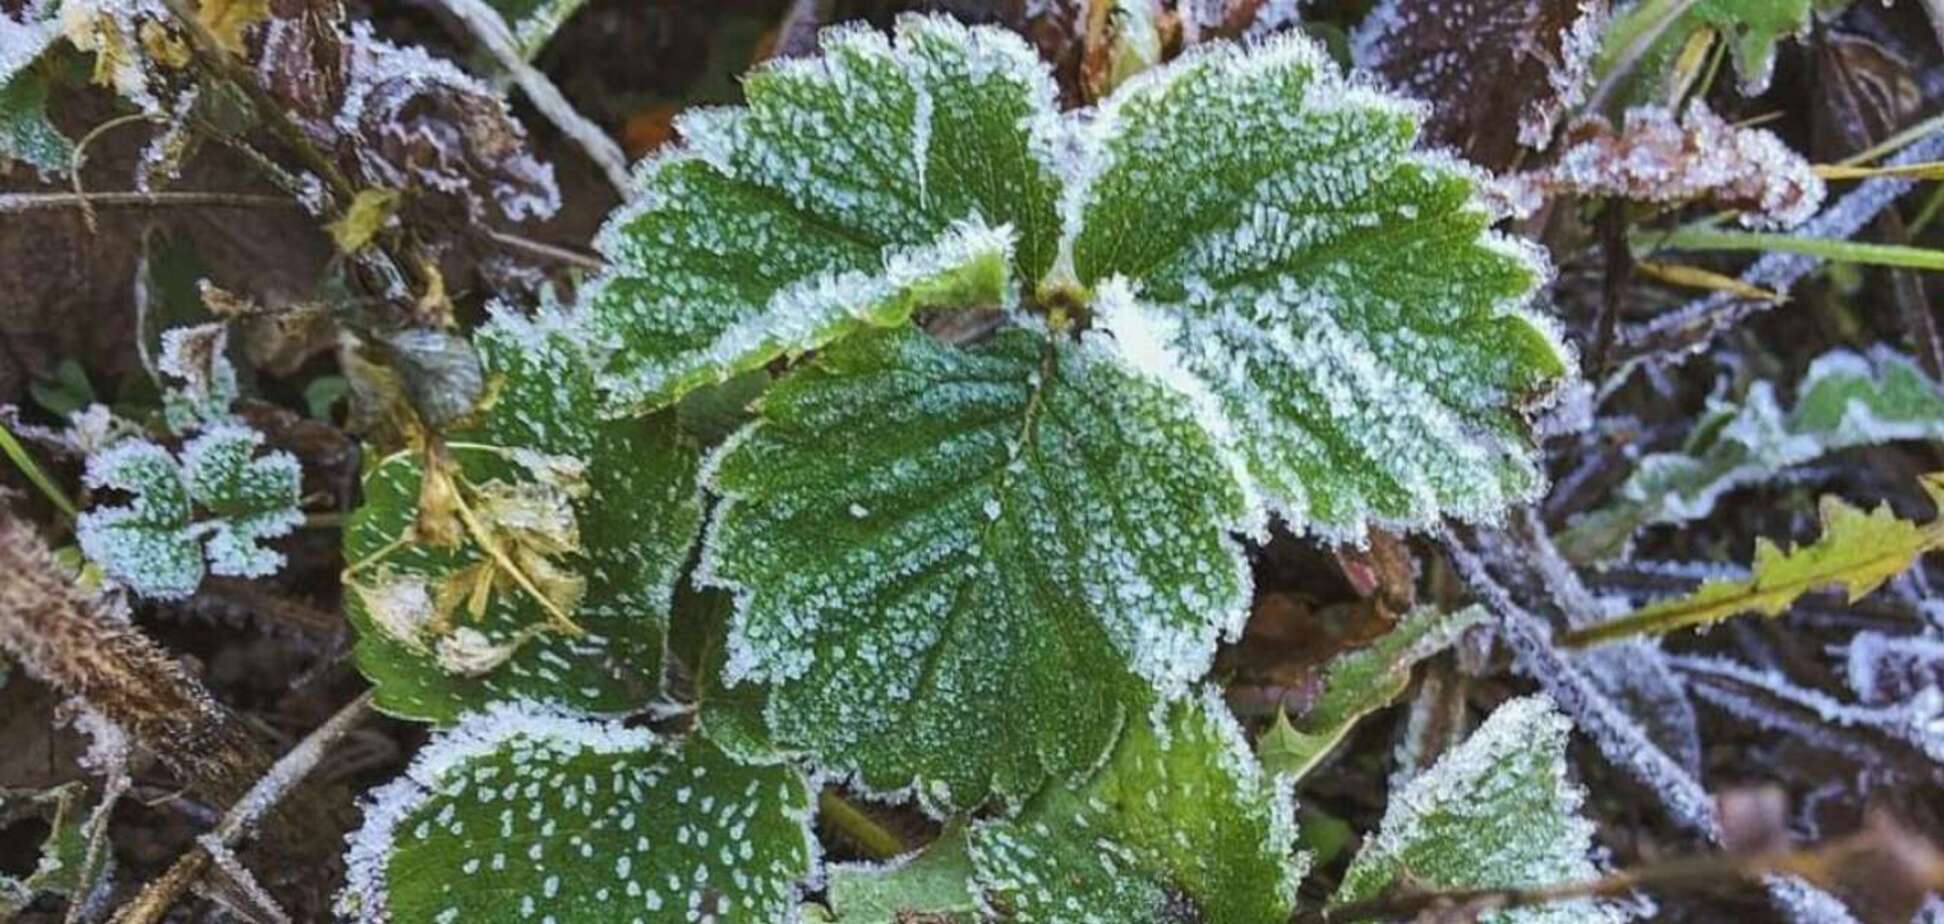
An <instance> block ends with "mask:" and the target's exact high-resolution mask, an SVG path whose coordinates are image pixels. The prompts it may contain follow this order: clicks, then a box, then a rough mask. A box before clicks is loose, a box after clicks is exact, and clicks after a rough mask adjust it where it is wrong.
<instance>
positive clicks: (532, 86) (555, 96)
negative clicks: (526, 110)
mask: <svg viewBox="0 0 1944 924" xmlns="http://www.w3.org/2000/svg"><path fill="white" fill-rule="evenodd" d="M438 2H439V4H440V5H441V6H444V7H445V8H446V10H447V11H448V12H450V13H451V14H452V15H453V16H454V17H455V18H457V19H458V20H459V22H460V23H462V24H463V25H465V27H466V31H467V32H468V33H470V34H471V35H472V37H473V38H474V39H475V40H477V41H478V42H479V44H480V46H481V47H483V48H485V49H486V53H487V54H489V55H492V56H493V61H494V63H496V64H498V65H499V66H500V67H502V68H504V69H505V70H506V73H507V74H508V75H509V76H511V77H512V78H513V82H514V83H517V84H519V85H520V89H521V90H522V91H524V92H525V93H526V95H527V99H528V100H530V101H532V103H533V108H535V109H538V110H540V114H541V115H544V116H546V117H547V121H549V122H552V123H553V124H554V126H555V127H556V128H559V129H560V131H561V133H562V134H564V135H566V136H567V137H568V138H570V139H572V140H573V142H574V143H575V144H576V145H578V146H579V147H580V149H581V151H582V152H583V153H585V154H586V155H587V159H588V160H591V161H593V162H594V165H595V166H597V167H599V168H601V174H602V175H603V176H605V177H607V181H608V183H610V184H611V185H613V186H614V190H615V192H616V193H618V194H619V195H620V196H621V198H623V199H626V198H628V196H629V191H630V189H631V187H632V184H631V183H630V182H629V180H628V157H627V155H626V154H624V153H622V151H621V146H620V145H618V144H616V143H614V139H613V138H610V137H608V134H607V133H606V132H604V131H602V130H601V127H600V126H599V125H595V124H594V123H593V122H592V121H589V120H588V118H587V117H586V116H584V115H581V114H580V110H577V109H575V108H574V104H573V103H570V102H568V101H567V97H566V96H564V95H562V94H561V92H560V88H559V87H556V86H554V82H553V81H552V80H549V79H548V78H547V75H546V74H543V73H541V72H540V69H539V68H536V67H534V66H533V65H531V64H528V63H527V60H526V56H525V55H522V54H521V53H520V44H519V42H518V41H517V40H515V39H514V37H513V30H512V29H510V28H508V27H507V25H506V20H505V19H504V18H502V17H501V16H500V14H499V11H498V10H495V9H493V8H492V7H491V6H488V5H487V4H486V3H485V0H438Z"/></svg>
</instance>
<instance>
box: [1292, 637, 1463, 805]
mask: <svg viewBox="0 0 1944 924" xmlns="http://www.w3.org/2000/svg"><path fill="white" fill-rule="evenodd" d="M1487 615H1488V614H1487V613H1486V611H1485V609H1484V608H1483V607H1478V606H1471V607H1466V608H1464V609H1462V610H1458V611H1455V612H1451V613H1444V612H1440V611H1439V610H1437V609H1435V608H1432V607H1420V608H1419V609H1417V610H1415V611H1413V612H1412V613H1410V614H1409V615H1407V616H1405V617H1404V620H1403V621H1402V622H1400V623H1399V624H1398V625H1397V628H1395V629H1392V630H1391V631H1390V632H1389V633H1387V634H1385V635H1384V636H1383V637H1382V638H1379V639H1378V640H1376V641H1375V642H1372V643H1371V644H1370V645H1368V646H1366V647H1364V648H1359V649H1357V650H1356V651H1352V652H1349V653H1346V654H1342V655H1338V656H1337V657H1335V658H1333V659H1331V661H1330V663H1329V664H1328V665H1327V666H1326V667H1325V668H1324V670H1323V692H1322V695H1321V696H1319V697H1318V699H1317V701H1316V705H1315V706H1313V707H1311V708H1310V710H1309V712H1308V713H1306V714H1305V715H1304V716H1303V718H1302V721H1301V722H1300V723H1292V722H1291V721H1290V720H1289V717H1288V716H1286V715H1283V714H1281V713H1277V715H1276V721H1275V724H1273V725H1271V726H1270V728H1269V731H1268V732H1266V733H1264V734H1263V736H1262V740H1261V741H1260V742H1259V743H1258V746H1257V750H1258V751H1259V753H1260V754H1261V755H1262V765H1263V766H1264V767H1266V768H1268V769H1269V770H1270V771H1271V772H1273V773H1280V774H1287V775H1289V776H1290V777H1292V778H1294V779H1296V780H1298V781H1300V780H1302V779H1303V778H1304V777H1305V776H1308V775H1309V773H1310V771H1312V770H1314V769H1316V766H1317V764H1319V763H1321V762H1322V761H1323V758H1325V757H1327V756H1329V754H1330V751H1331V750H1332V749H1334V748H1335V747H1336V746H1337V744H1338V743H1340V742H1342V741H1343V739H1344V737H1345V736H1346V735H1348V734H1349V733H1350V730H1351V729H1352V728H1355V727H1356V724H1357V722H1358V721H1359V720H1361V719H1362V718H1363V717H1364V716H1366V715H1369V714H1370V713H1372V712H1375V711H1377V710H1379V709H1382V708H1384V707H1385V706H1388V705H1390V703H1391V701H1392V700H1394V699H1396V698H1397V697H1398V696H1400V695H1402V694H1403V692H1404V689H1405V688H1406V687H1408V686H1410V683H1411V668H1412V667H1414V666H1415V665H1416V664H1417V663H1418V662H1419V661H1422V660H1424V659H1425V658H1429V657H1431V656H1432V655H1435V654H1437V653H1438V652H1440V651H1443V650H1444V649H1446V648H1448V647H1450V646H1451V644H1452V643H1453V642H1456V641H1457V640H1458V636H1460V635H1462V634H1464V632H1465V630H1466V629H1469V628H1471V627H1472V626H1475V625H1477V624H1478V623H1480V622H1482V621H1483V620H1484V619H1485V618H1486V616H1487Z"/></svg>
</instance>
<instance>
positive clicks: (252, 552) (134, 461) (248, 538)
mask: <svg viewBox="0 0 1944 924" xmlns="http://www.w3.org/2000/svg"><path fill="white" fill-rule="evenodd" d="M262 444H263V434H261V433H258V432H257V431H255V430H252V429H249V428H248V427H243V426H239V425H235V424H219V425H215V426H211V427H208V428H206V429H204V430H203V431H202V433H201V434H200V435H198V436H197V437H196V438H194V439H192V440H190V441H189V442H187V443H185V444H184V445H183V447H182V449H181V450H180V451H179V452H176V453H171V452H169V451H168V450H167V449H164V448H162V447H161V446H158V445H156V444H155V443H151V442H149V441H147V440H138V439H137V440H124V441H122V442H119V443H116V444H114V445H113V446H110V447H109V448H107V449H104V450H102V451H100V452H97V453H95V454H94V455H91V456H89V457H88V467H87V471H86V474H85V481H86V482H87V484H88V486H89V487H90V488H94V489H96V490H101V489H112V490H115V491H120V492H124V493H127V494H129V495H131V496H132V499H131V501H130V502H129V503H127V504H121V505H107V506H97V507H95V508H94V509H92V510H90V511H88V512H87V513H84V514H82V515H81V518H80V520H79V521H78V522H77V523H76V525H75V532H76V534H77V535H78V537H79V538H80V542H81V550H82V552H84V553H85V554H86V555H87V556H88V558H89V559H90V560H91V561H94V562H95V563H97V564H99V565H101V567H102V570H103V571H104V572H105V573H106V574H107V575H108V577H110V578H112V579H113V580H115V581H118V582H120V583H122V584H125V585H127V586H128V587H129V589H131V590H133V591H135V592H136V593H138V594H140V595H142V596H145V597H155V598H158V599H178V598H182V597H187V596H189V595H190V594H191V593H194V592H195V590H196V588H197V587H198V586H199V585H201V583H202V579H203V575H204V574H205V573H215V574H220V575H227V576H233V577H263V576H266V575H269V574H274V573H275V572H276V571H277V569H278V568H281V567H283V563H284V557H283V554H282V553H280V552H277V551H275V550H272V549H269V548H266V547H264V546H263V544H262V543H263V542H264V541H266V540H269V539H274V538H276V537H278V536H282V535H285V534H286V533H289V532H290V531H291V530H293V529H296V528H297V527H298V526H299V525H301V524H302V523H303V521H304V516H303V514H302V513H301V512H299V511H298V509H297V501H298V497H299V491H300V489H301V483H302V473H301V471H300V470H299V468H298V465H297V459H296V458H295V457H293V456H291V455H290V454H289V453H287V452H281V451H277V452H270V453H264V454H259V453H258V449H259V448H260V447H261V446H262Z"/></svg>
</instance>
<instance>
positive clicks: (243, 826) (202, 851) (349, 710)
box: [113, 690, 372, 924]
mask: <svg viewBox="0 0 1944 924" xmlns="http://www.w3.org/2000/svg"><path fill="white" fill-rule="evenodd" d="M371 698H372V691H370V690H366V691H365V692H363V693H361V694H359V695H358V697H357V698H356V699H353V700H352V701H350V702H349V703H346V704H345V705H344V708H342V709H339V710H338V711H337V714H335V715H333V716H331V717H330V718H329V719H326V720H325V721H324V724H322V725H319V726H318V727H317V728H316V729H314V730H313V731H312V732H311V733H310V734H309V735H306V736H304V740H302V741H299V742H297V746H296V747H293V748H291V749H290V751H289V752H288V753H286V754H284V756H283V757H281V758H279V759H278V760H277V762H276V764H274V765H273V766H271V768H270V769H269V770H268V771H267V772H265V773H264V774H263V776H262V777H260V778H258V779H257V781H256V784H255V785H253V786H251V787H250V790H249V791H248V792H246V793H244V794H243V797H242V798H241V799H238V800H236V802H235V804H233V805H231V806H230V809H229V811H228V812H225V813H224V814H223V820H222V821H220V822H218V823H217V825H216V828H215V830H214V831H211V832H210V836H211V837H212V838H213V842H214V843H216V844H218V845H220V846H221V847H223V848H229V847H233V846H235V844H236V843H237V842H238V841H239V840H241V839H243V837H245V836H246V835H247V834H249V833H250V832H251V831H252V830H254V829H255V828H256V826H257V825H258V824H259V823H260V822H262V820H263V818H264V816H266V815H268V814H270V810H271V809H274V808H276V807H277V805H278V804H279V803H281V802H282V801H283V800H284V797H285V796H288V795H289V794H290V792H291V790H293V789H296V788H297V785H298V784H299V783H302V782H303V781H304V780H305V779H306V778H307V777H309V776H310V774H311V771H313V770H315V769H317V765H318V763H319V762H321V761H322V760H323V758H324V755H325V753H326V752H328V751H329V750H330V749H331V746H332V745H334V744H336V743H337V741H338V739H340V738H343V737H344V736H345V734H347V733H348V732H350V731H351V730H352V729H353V728H356V727H357V725H358V723H359V722H362V721H364V719H365V716H366V715H368V714H369V713H370V711H371ZM209 862H210V856H209V852H208V850H207V848H205V847H204V846H202V845H201V844H198V846H196V847H194V848H192V849H191V850H190V851H189V852H188V853H185V854H183V855H182V856H181V857H179V858H177V859H176V862H175V863H174V864H173V865H171V866H170V867H169V869H168V871H167V872H165V873H163V874H162V875H161V876H160V877H159V878H157V879H155V880H154V881H152V882H150V883H149V884H148V885H146V886H144V887H143V888H142V891H141V892H140V893H139V894H137V895H136V896H135V897H134V898H133V899H131V900H130V901H129V903H128V904H126V905H123V906H122V908H121V910H120V911H117V912H116V913H115V917H114V921H113V924H154V922H155V921H159V920H161V918H162V915H164V914H166V913H167V912H168V910H169V908H170V907H172V906H174V905H175V903H176V900H177V899H179V898H180V897H181V896H182V893H183V891H184V890H186V889H187V888H189V887H190V886H191V885H193V884H194V883H195V882H196V881H197V880H199V879H201V878H202V874H203V872H204V871H205V870H206V869H208V867H209Z"/></svg>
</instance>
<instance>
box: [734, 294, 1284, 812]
mask: <svg viewBox="0 0 1944 924" xmlns="http://www.w3.org/2000/svg"><path fill="white" fill-rule="evenodd" d="M1116 347H1117V345H1116V344H1115V342H1114V341H1111V340H1109V339H1107V338H1105V337H1102V336H1099V335H1097V334H1091V335H1088V336H1086V337H1085V338H1083V339H1082V340H1081V341H1079V342H1078V343H1074V342H1070V341H1064V340H1047V339H1043V338H1042V337H1040V336H1036V335H1035V333H1034V332H1031V331H1027V330H1020V329H1014V330H1011V331H1006V332H1002V333H1001V334H999V335H998V336H996V337H995V338H994V339H992V340H991V341H989V342H988V343H987V344H986V345H984V346H983V347H981V348H979V349H977V350H972V351H962V350H958V349H955V348H952V347H949V346H946V345H943V344H940V343H938V342H937V341H935V340H933V339H931V338H930V337H928V336H926V335H925V334H922V333H919V332H916V331H911V330H903V331H886V332H880V333H874V334H871V335H868V336H860V337H855V338H852V339H851V340H847V341H845V342H844V343H842V344H839V345H837V346H835V347H833V348H831V349H830V350H827V351H825V352H824V353H823V354H822V355H821V356H820V357H819V358H818V360H817V361H816V362H815V363H814V364H812V365H809V366H807V367H805V368H803V369H801V370H799V371H798V372H796V373H794V374H793V375H791V376H790V377H787V378H785V379H784V380H782V381H781V382H779V383H778V384H777V385H776V386H774V387H773V388H772V389H771V391H770V392H769V394H768V395H767V396H765V398H764V400H763V403H762V408H761V416H760V417H759V419H758V420H757V421H756V422H755V423H754V424H752V425H751V426H750V427H749V428H748V429H745V430H744V431H742V432H741V433H740V434H738V435H737V436H736V437H733V438H732V439H731V440H730V441H729V443H728V444H726V445H725V447H724V448H723V449H722V450H720V451H719V452H718V454H717V455H716V456H715V457H714V459H713V460H712V462H711V463H710V466H711V467H710V471H711V475H710V476H709V484H710V486H711V487H713V488H714V489H715V490H716V491H717V492H718V493H720V494H721V495H722V496H723V497H724V502H723V504H722V505H721V506H720V507H719V508H718V511H717V514H716V518H715V522H714V523H713V524H712V526H711V528H710V534H709V538H708V541H707V542H706V544H705V549H704V553H703V558H702V565H701V572H700V576H701V579H702V580H703V581H704V582H705V583H712V584H715V585H718V586H721V587H724V588H727V589H730V590H732V591H734V592H735V594H736V597H737V612H736V615H735V618H734V621H733V624H732V631H731V634H730V639H729V653H730V658H729V665H728V675H729V677H730V679H731V680H732V681H744V680H747V681H755V682H760V683H762V684H763V685H765V686H766V687H768V689H769V692H770V699H769V707H768V714H769V718H770V723H771V726H772V729H773V730H774V732H775V734H776V736H777V738H778V739H779V740H780V741H782V742H783V743H785V744H787V745H793V746H798V747H801V748H803V749H804V750H807V751H808V752H809V754H810V755H811V756H812V757H813V758H814V759H815V760H817V761H818V763H819V764H820V765H822V766H824V767H827V768H829V769H831V770H834V771H839V772H845V773H851V774H855V775H856V776H857V777H858V778H859V779H860V781H861V783H862V784H863V786H865V787H866V788H867V789H870V790H876V791H881V792H882V791H895V792H899V793H903V792H906V791H908V790H909V789H910V788H912V787H914V786H915V787H916V791H917V795H918V796H919V798H920V800H921V802H922V803H923V804H924V806H925V807H926V808H928V809H931V810H934V811H939V812H950V811H957V810H963V809H969V808H972V807H974V806H978V805H980V804H982V803H984V802H986V801H987V800H988V799H989V798H991V797H994V796H996V797H999V798H1000V799H1002V800H1004V801H1006V802H1010V803H1013V804H1017V802H1018V801H1019V800H1021V799H1023V798H1025V797H1026V796H1028V795H1030V794H1031V793H1033V792H1035V791H1036V790H1038V789H1039V787H1040V785H1041V783H1042V782H1043V781H1044V780H1045V779H1046V778H1047V777H1048V776H1049V775H1051V774H1058V773H1069V772H1074V771H1078V770H1082V769H1085V768H1088V767H1092V766H1094V765H1095V764H1096V763H1097V762H1098V761H1099V759H1100V758H1101V756H1102V755H1103V754H1104V753H1106V751H1107V750H1108V748H1109V747H1110V746H1111V745H1112V743H1113V741H1114V738H1115V736H1116V734H1118V732H1119V729H1120V728H1122V727H1123V726H1125V725H1127V724H1129V723H1132V722H1135V721H1138V720H1139V716H1140V712H1141V711H1142V710H1144V709H1145V708H1146V705H1145V704H1146V703H1147V702H1148V700H1149V698H1150V697H1151V695H1152V694H1151V692H1150V691H1151V690H1156V689H1158V690H1159V691H1160V692H1161V693H1162V695H1163V696H1164V697H1173V696H1178V695H1181V694H1182V693H1185V692H1186V690H1187V688H1188V684H1189V683H1190V682H1191V681H1192V680H1194V679H1195V678H1197V677H1199V676H1200V675H1201V674H1202V672H1204V671H1205V670H1206V669H1207V667H1208V665H1209V663H1210V660H1211V658H1212V656H1213V654H1214V646H1215V643H1216V640H1217V639H1218V638H1222V637H1233V636H1234V634H1235V633H1237V632H1238V631H1239V630H1240V627H1241V623H1242V620H1243V618H1244V616H1245V613H1246V609H1247V601H1248V592H1249V579H1248V572H1247V568H1246V564H1245V562H1244V561H1243V559H1242V558H1241V554H1240V548H1239V546H1238V545H1237V543H1236V542H1235V541H1234V540H1233V539H1231V538H1230V537H1229V536H1228V535H1227V533H1226V529H1225V527H1229V526H1233V525H1235V524H1237V523H1239V522H1240V521H1241V520H1242V519H1243V517H1244V516H1245V514H1246V513H1247V510H1248V505H1247V501H1246V498H1245V497H1244V496H1243V494H1242V492H1241V490H1240V488H1239V487H1238V486H1237V485H1236V483H1235V481H1234V478H1233V475H1232V472H1231V471H1230V469H1229V467H1228V465H1227V462H1226V460H1225V459H1224V458H1223V457H1222V456H1221V455H1220V453H1219V452H1218V451H1217V449H1216V447H1215V446H1214V445H1213V444H1212V441H1211V439H1210V437H1209V436H1208V434H1207V433H1206V432H1205V431H1204V430H1203V429H1202V426H1201V423H1200V421H1199V420H1198V419H1197V418H1196V416H1195V415H1194V413H1193V410H1192V407H1191V406H1190V405H1191V402H1189V401H1185V400H1184V399H1183V396H1182V395H1181V394H1180V393H1179V392H1176V391H1174V390H1172V389H1171V388H1169V387H1168V386H1167V385H1166V384H1165V382H1163V381H1161V380H1158V379H1156V378H1152V377H1150V376H1149V375H1147V374H1144V373H1142V372H1140V371H1137V370H1135V369H1134V368H1132V367H1130V366H1128V365H1127V364H1126V362H1125V361H1124V359H1123V358H1122V356H1121V355H1120V354H1119V353H1118V351H1117V348H1116Z"/></svg>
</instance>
